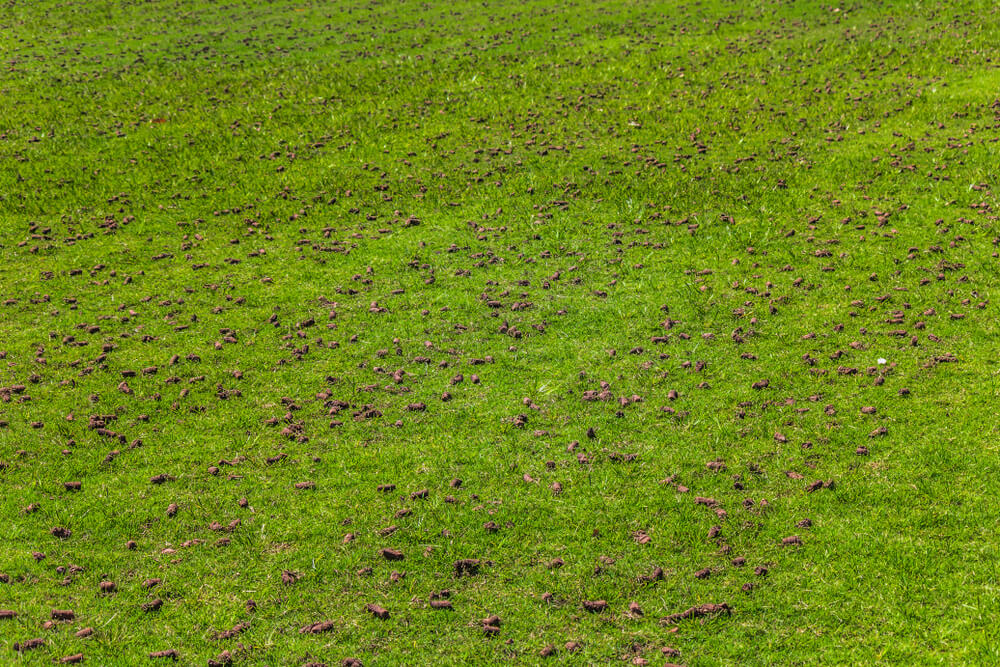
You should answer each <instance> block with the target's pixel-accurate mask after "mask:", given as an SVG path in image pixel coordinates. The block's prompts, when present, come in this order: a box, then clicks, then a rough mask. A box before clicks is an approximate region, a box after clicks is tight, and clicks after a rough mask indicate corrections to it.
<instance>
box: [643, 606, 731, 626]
mask: <svg viewBox="0 0 1000 667" xmlns="http://www.w3.org/2000/svg"><path fill="white" fill-rule="evenodd" d="M731 613H732V608H731V607H730V606H729V604H728V603H726V602H723V603H721V604H713V603H709V604H701V605H696V606H694V607H689V608H688V609H685V610H684V611H682V612H679V613H676V614H670V615H669V616H664V617H663V618H662V619H660V624H661V625H673V624H674V623H676V622H677V621H684V620H687V619H690V618H703V617H706V616H718V615H720V614H726V615H729V614H731Z"/></svg>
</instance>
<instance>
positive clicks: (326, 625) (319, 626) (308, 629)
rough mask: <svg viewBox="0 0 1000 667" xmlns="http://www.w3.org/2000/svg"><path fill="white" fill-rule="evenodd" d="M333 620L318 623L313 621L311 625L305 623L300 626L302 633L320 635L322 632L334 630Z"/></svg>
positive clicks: (300, 632)
mask: <svg viewBox="0 0 1000 667" xmlns="http://www.w3.org/2000/svg"><path fill="white" fill-rule="evenodd" d="M333 627H334V626H333V621H319V622H318V623H311V624H309V625H303V626H302V627H301V628H299V634H300V635H318V634H320V633H322V632H330V631H331V630H333Z"/></svg>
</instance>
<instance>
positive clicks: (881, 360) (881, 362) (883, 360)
mask: <svg viewBox="0 0 1000 667" xmlns="http://www.w3.org/2000/svg"><path fill="white" fill-rule="evenodd" d="M885 363H886V361H885V359H883V358H882V357H879V358H878V365H879V366H884V365H885Z"/></svg>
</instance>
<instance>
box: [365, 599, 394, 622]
mask: <svg viewBox="0 0 1000 667" xmlns="http://www.w3.org/2000/svg"><path fill="white" fill-rule="evenodd" d="M365 611H367V612H368V613H369V614H371V615H372V616H374V617H375V618H377V619H379V620H382V621H385V620H387V619H388V618H389V610H388V609H386V608H385V607H381V606H379V605H377V604H375V603H369V604H366V605H365Z"/></svg>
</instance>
